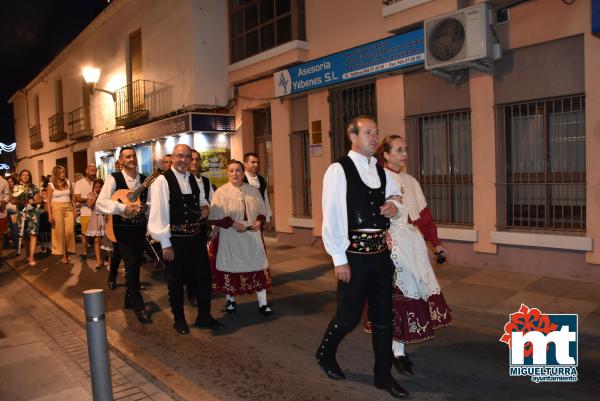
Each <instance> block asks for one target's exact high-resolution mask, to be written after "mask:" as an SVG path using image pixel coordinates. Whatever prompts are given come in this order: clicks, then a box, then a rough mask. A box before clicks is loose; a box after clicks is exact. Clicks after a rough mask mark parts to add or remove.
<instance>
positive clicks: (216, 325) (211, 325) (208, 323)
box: [194, 316, 225, 330]
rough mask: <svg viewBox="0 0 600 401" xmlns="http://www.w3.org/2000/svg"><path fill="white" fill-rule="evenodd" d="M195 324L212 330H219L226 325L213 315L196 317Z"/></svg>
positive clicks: (200, 327)
mask: <svg viewBox="0 0 600 401" xmlns="http://www.w3.org/2000/svg"><path fill="white" fill-rule="evenodd" d="M194 326H196V327H198V328H199V329H211V330H218V329H222V328H223V327H225V325H224V324H223V323H221V322H219V321H218V320H217V319H215V318H213V317H212V316H209V317H208V318H204V319H198V318H196V322H195V323H194Z"/></svg>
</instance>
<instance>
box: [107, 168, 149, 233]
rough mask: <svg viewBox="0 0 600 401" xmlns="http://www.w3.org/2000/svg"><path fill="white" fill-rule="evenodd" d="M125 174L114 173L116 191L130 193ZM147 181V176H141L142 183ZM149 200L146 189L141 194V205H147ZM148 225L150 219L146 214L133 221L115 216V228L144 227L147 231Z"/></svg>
mask: <svg viewBox="0 0 600 401" xmlns="http://www.w3.org/2000/svg"><path fill="white" fill-rule="evenodd" d="M123 174H124V173H123V172H121V171H116V172H114V173H112V176H113V178H114V179H115V182H116V183H117V187H116V190H119V189H126V190H128V191H130V189H129V187H128V186H127V182H126V181H125V177H124V176H123ZM145 180H146V176H145V175H143V174H140V182H144V181H145ZM147 198H148V188H146V189H144V191H143V192H142V193H141V194H140V203H141V204H145V203H146V199H147ZM147 224H148V219H147V218H146V214H145V213H141V214H139V215H138V216H137V217H134V218H133V219H125V218H123V217H121V216H119V215H118V214H115V215H113V226H115V228H128V227H131V228H138V227H144V229H145V227H146V225H147Z"/></svg>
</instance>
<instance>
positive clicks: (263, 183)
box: [242, 174, 267, 201]
mask: <svg viewBox="0 0 600 401" xmlns="http://www.w3.org/2000/svg"><path fill="white" fill-rule="evenodd" d="M256 176H257V177H258V185H259V187H258V192H260V196H262V198H263V201H264V200H265V191H266V189H267V182H266V181H265V178H264V177H263V176H262V175H260V174H256ZM242 181H244V182H245V183H246V184H250V183H249V182H248V177H246V174H244V179H243V180H242Z"/></svg>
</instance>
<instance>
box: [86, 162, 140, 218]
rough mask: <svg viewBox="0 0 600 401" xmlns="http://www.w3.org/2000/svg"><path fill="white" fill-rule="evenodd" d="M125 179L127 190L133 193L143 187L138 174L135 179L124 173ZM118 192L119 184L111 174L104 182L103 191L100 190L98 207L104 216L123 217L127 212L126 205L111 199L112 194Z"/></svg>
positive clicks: (97, 201)
mask: <svg viewBox="0 0 600 401" xmlns="http://www.w3.org/2000/svg"><path fill="white" fill-rule="evenodd" d="M122 174H123V177H125V183H126V184H127V188H129V189H130V190H132V191H135V190H136V188H138V187H139V186H140V185H142V183H141V181H140V175H139V174H138V173H136V174H135V178H131V177H130V176H129V175H128V174H127V173H125V172H122ZM116 190H117V182H116V181H115V178H114V177H113V176H112V174H109V175H108V176H107V177H106V181H104V185H103V186H102V190H100V194H99V195H98V199H97V200H96V207H97V208H98V211H100V213H102V214H118V215H121V216H123V213H124V212H125V207H126V205H125V204H124V203H120V202H117V201H114V200H112V199H111V197H112V194H113V193H115V191H116ZM150 199H151V196H150V191H148V198H147V200H146V203H150Z"/></svg>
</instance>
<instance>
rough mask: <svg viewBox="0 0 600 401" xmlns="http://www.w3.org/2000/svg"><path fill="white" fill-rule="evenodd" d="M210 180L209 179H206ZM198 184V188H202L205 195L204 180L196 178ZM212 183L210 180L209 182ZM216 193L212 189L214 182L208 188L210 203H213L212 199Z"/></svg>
mask: <svg viewBox="0 0 600 401" xmlns="http://www.w3.org/2000/svg"><path fill="white" fill-rule="evenodd" d="M204 178H206V179H207V180H208V178H207V177H204ZM196 182H197V183H198V186H199V187H200V189H201V190H202V193H204V180H203V179H202V176H200V177H196ZM209 182H210V180H209ZM214 193H215V190H214V189H213V187H212V182H211V183H210V185H209V186H208V202H209V203H210V202H212V197H213V194H214Z"/></svg>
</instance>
